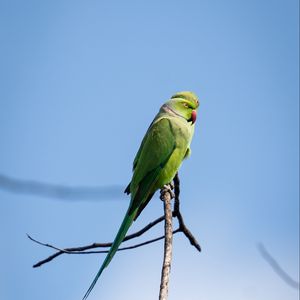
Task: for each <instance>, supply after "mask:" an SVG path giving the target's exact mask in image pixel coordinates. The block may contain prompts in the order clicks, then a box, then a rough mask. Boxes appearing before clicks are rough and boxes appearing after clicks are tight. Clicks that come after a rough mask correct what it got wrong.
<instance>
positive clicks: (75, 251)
mask: <svg viewBox="0 0 300 300" xmlns="http://www.w3.org/2000/svg"><path fill="white" fill-rule="evenodd" d="M163 220H164V216H161V217H159V218H157V219H156V220H154V221H153V222H151V223H149V224H148V225H146V226H145V227H144V228H142V229H141V230H139V231H137V232H135V233H132V234H130V235H128V236H126V237H125V238H124V240H123V242H125V241H128V240H131V239H134V238H136V237H139V236H141V235H142V234H144V233H145V232H146V231H148V230H149V229H151V228H152V227H154V226H155V225H157V224H159V223H160V222H162V221H163ZM27 237H28V238H29V239H30V240H31V241H33V242H35V243H37V244H39V245H42V246H45V247H49V248H52V249H54V250H57V252H56V253H54V254H52V255H50V256H49V257H47V258H45V259H43V260H41V261H39V262H37V263H36V264H34V265H33V268H37V267H40V266H42V265H43V264H45V263H48V262H50V261H52V260H53V259H54V258H56V257H58V256H60V255H62V254H87V253H90V254H91V253H107V251H97V252H96V251H95V252H87V251H86V250H90V249H95V248H107V247H110V246H111V245H112V243H111V242H110V243H93V244H90V245H87V246H81V247H69V248H64V249H62V248H58V247H56V246H53V245H50V244H46V243H42V242H40V241H38V240H36V239H34V238H32V237H31V236H30V235H28V234H27ZM163 238H164V237H161V239H163ZM158 239H159V238H158ZM150 242H151V240H150V241H147V242H145V245H146V244H149V243H150ZM152 242H154V241H152ZM143 244H144V243H143ZM139 245H140V244H138V245H134V246H132V247H133V248H137V247H139ZM124 250H125V249H124Z"/></svg>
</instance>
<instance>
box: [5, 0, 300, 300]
mask: <svg viewBox="0 0 300 300" xmlns="http://www.w3.org/2000/svg"><path fill="white" fill-rule="evenodd" d="M0 25H1V26H0V39H1V47H0V82H1V89H0V103H1V110H0V136H1V144H0V145H1V147H0V149H1V155H0V173H1V174H6V175H8V176H13V177H16V178H21V179H31V180H38V181H44V182H49V183H53V184H62V185H71V186H82V185H85V186H90V185H91V186H96V185H100V186H107V185H121V186H124V187H125V186H126V185H127V183H128V182H129V181H130V177H131V166H132V161H133V158H134V155H135V153H136V151H137V149H138V146H139V143H140V141H141V139H142V137H143V135H144V133H145V131H146V129H147V127H148V125H149V123H150V122H151V121H152V119H153V117H154V115H155V114H156V113H157V111H158V109H159V107H160V105H161V104H162V103H163V102H164V101H166V100H167V99H168V98H169V97H170V96H171V95H172V94H174V93H175V92H177V91H181V90H192V91H194V92H196V93H197V94H198V95H199V98H200V102H201V106H200V109H199V113H198V119H197V124H196V132H195V136H194V140H193V144H192V156H191V158H190V159H189V160H187V161H185V162H184V164H183V166H182V168H181V170H180V177H181V189H182V194H181V195H182V196H181V203H182V204H181V206H182V213H183V215H184V218H185V221H186V223H187V225H188V226H189V228H190V229H191V230H192V232H193V233H194V234H195V236H197V238H198V240H199V241H200V244H201V246H202V248H203V251H202V253H200V254H199V253H197V252H196V251H195V250H194V249H193V248H192V247H191V246H190V245H189V243H188V242H187V241H186V239H185V238H184V237H183V236H180V235H176V236H175V237H174V257H173V265H172V273H171V281H170V300H171V299H173V300H176V299H190V300H196V299H197V300H199V299H200V300H201V299H203V300H215V299H220V297H222V298H225V299H231V300H242V299H245V300H246V299H252V300H253V299H255V300H262V299H264V300H265V299H273V300H281V299H286V300H296V299H298V293H299V292H297V290H294V289H292V288H291V287H289V286H288V285H286V283H285V282H283V281H282V280H281V279H280V278H279V277H278V276H277V274H275V273H274V272H273V270H272V269H271V268H270V266H269V265H268V264H267V263H266V262H265V261H264V260H263V258H262V257H261V255H260V254H259V252H258V250H257V243H259V242H263V243H264V245H265V246H266V247H267V249H268V250H269V252H271V253H272V255H273V256H274V257H275V258H276V259H277V261H278V262H279V263H280V264H281V266H282V267H283V268H284V269H285V270H286V271H287V272H288V273H289V274H290V275H291V276H292V277H293V278H295V279H296V280H299V270H298V265H299V213H298V212H299V69H298V66H299V3H298V1H296V0H288V1H283V0H280V1H279V0H278V1H277V0H273V1H271V0H268V1H234V0H229V1H226V2H225V1H220V0H216V1H208V0H206V1H177V0H176V1H164V2H161V1H147V2H146V1H144V2H141V1H94V0H91V1H84V2H82V1H47V2H46V1H14V0H12V1H5V0H2V1H1V2H0ZM0 200H1V201H0V225H1V239H2V241H1V245H2V246H1V256H0V265H1V271H0V298H1V299H6V300H12V299H24V300H27V299H28V300H29V299H30V300H33V299H44V300H47V299H51V300H53V299H57V300H60V299H64V300H68V299H70V300H73V299H81V297H82V296H83V294H84V292H85V291H86V289H87V288H88V286H89V284H90V282H91V281H92V279H93V276H94V275H95V273H96V272H97V270H98V268H99V266H100V264H101V263H102V260H103V258H104V257H103V256H102V255H93V256H66V257H60V258H58V259H57V260H56V261H53V262H52V263H49V264H48V265H45V266H43V267H41V268H39V269H33V268H31V266H32V265H33V263H35V262H36V261H37V260H39V259H42V258H44V257H46V256H48V255H49V254H50V253H51V251H49V249H45V248H42V247H39V246H38V245H35V244H33V243H32V242H30V241H29V240H28V239H27V238H26V233H30V234H31V235H32V236H33V237H35V238H38V239H40V240H42V241H45V242H49V243H53V244H55V245H57V246H59V247H65V246H74V245H82V244H87V243H91V242H94V241H99V242H101V241H110V240H112V239H113V237H114V235H115V233H116V231H117V229H118V226H119V225H120V222H121V220H122V218H123V215H124V213H125V211H126V208H127V206H128V201H129V199H128V197H127V196H126V195H124V194H123V193H121V192H120V194H119V197H114V199H107V200H105V199H103V197H102V198H101V197H100V198H99V200H94V201H90V200H88V199H87V200H82V201H62V200H57V199H51V198H43V197H37V196H32V195H19V194H12V193H8V192H7V191H4V190H0ZM161 214H162V204H161V202H160V201H159V199H158V197H157V196H156V197H154V198H153V200H152V201H151V203H150V204H149V206H148V207H147V208H146V209H145V211H144V212H143V214H142V215H141V216H140V218H139V220H138V221H137V222H135V224H134V225H133V228H132V231H134V230H137V229H138V228H141V227H142V226H143V225H145V224H147V223H148V222H150V221H151V220H153V219H154V218H156V217H157V216H160V215H161ZM162 230H163V227H162V225H161V226H158V228H156V229H154V230H153V231H152V232H151V233H148V234H147V235H146V236H145V237H144V238H143V239H142V240H144V239H146V238H150V237H155V236H157V235H160V234H161V233H162ZM162 250H163V243H162V242H159V243H156V244H153V245H150V246H148V247H144V248H140V249H136V250H132V251H128V252H126V253H125V252H123V253H120V254H117V255H116V256H115V258H114V260H113V261H112V263H111V265H110V266H109V268H108V269H106V270H105V272H104V273H103V276H102V278H101V279H100V281H99V282H98V284H97V286H96V288H95V290H94V291H93V293H92V294H91V295H90V299H91V300H93V299H125V300H126V299H131V300H134V299H143V300H148V299H149V300H150V299H156V298H157V294H158V289H159V280H160V269H161V262H162Z"/></svg>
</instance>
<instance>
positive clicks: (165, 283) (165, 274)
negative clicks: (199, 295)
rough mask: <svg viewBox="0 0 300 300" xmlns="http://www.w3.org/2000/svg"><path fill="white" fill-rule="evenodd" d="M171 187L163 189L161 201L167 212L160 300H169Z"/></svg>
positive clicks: (171, 240) (171, 227) (171, 235)
mask: <svg viewBox="0 0 300 300" xmlns="http://www.w3.org/2000/svg"><path fill="white" fill-rule="evenodd" d="M170 189H171V186H170V187H169V189H168V188H163V189H161V200H162V201H163V202H164V212H165V245H164V261H163V266H162V271H161V281H160V289H159V300H167V299H168V291H169V280H170V271H171V262H172V248H173V247H172V246H173V244H172V242H173V224H172V207H171V199H172V193H173V192H172V191H170Z"/></svg>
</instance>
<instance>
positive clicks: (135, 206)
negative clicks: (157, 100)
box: [83, 92, 199, 300]
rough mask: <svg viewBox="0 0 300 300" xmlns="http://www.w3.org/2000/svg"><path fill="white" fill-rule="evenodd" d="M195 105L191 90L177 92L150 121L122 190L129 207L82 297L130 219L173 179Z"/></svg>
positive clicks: (189, 132) (187, 147)
mask: <svg viewBox="0 0 300 300" xmlns="http://www.w3.org/2000/svg"><path fill="white" fill-rule="evenodd" d="M198 107H199V101H198V98H197V96H196V95H195V94H194V93H192V92H179V93H176V94H175V95H174V96H172V97H171V99H170V100H168V101H167V102H166V103H164V104H163V105H162V107H161V108H160V110H159V112H158V114H157V115H156V117H155V118H154V120H153V122H152V123H151V124H150V126H149V128H148V130H147V132H146V134H145V136H144V138H143V140H142V143H141V145H140V148H139V150H138V152H137V154H136V156H135V159H134V162H133V176H132V179H131V182H130V183H129V185H128V186H127V188H126V189H125V193H127V194H131V201H130V204H129V208H128V210H127V212H126V215H125V217H124V220H123V222H122V224H121V226H120V229H119V231H118V233H117V236H116V238H115V240H114V242H113V244H112V246H111V248H110V250H109V252H108V254H107V256H106V258H105V260H104V262H103V264H102V266H101V268H100V270H99V271H98V273H97V275H96V277H95V279H94V280H93V282H92V284H91V285H90V287H89V289H88V290H87V292H86V293H85V295H84V297H83V300H84V299H86V298H87V297H88V296H89V294H90V292H91V291H92V289H93V288H94V286H95V284H96V282H97V280H98V279H99V277H100V275H101V274H102V272H103V270H104V269H105V268H106V267H107V266H108V264H109V263H110V261H111V260H112V258H113V256H114V255H115V253H116V251H117V250H118V248H119V246H120V244H121V243H122V241H123V239H124V237H125V235H126V233H127V231H128V229H129V227H130V226H131V224H132V223H133V221H135V220H136V218H137V217H138V216H139V215H140V213H141V212H142V210H143V209H144V208H145V207H146V205H147V204H148V202H149V201H150V200H151V198H152V196H153V194H154V193H155V192H156V191H157V190H158V189H160V188H162V187H163V186H164V185H166V184H168V183H170V182H171V181H172V179H173V178H174V176H175V174H176V173H177V171H178V169H179V167H180V165H181V163H182V161H183V159H185V158H186V157H188V156H189V155H190V153H191V150H190V144H191V140H192V137H193V134H194V123H195V121H196V116H197V109H198Z"/></svg>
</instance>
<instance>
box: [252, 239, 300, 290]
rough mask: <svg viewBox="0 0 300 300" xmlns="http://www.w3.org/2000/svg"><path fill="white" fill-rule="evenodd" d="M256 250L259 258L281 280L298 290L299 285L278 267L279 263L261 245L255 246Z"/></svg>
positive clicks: (299, 288)
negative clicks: (262, 259)
mask: <svg viewBox="0 0 300 300" xmlns="http://www.w3.org/2000/svg"><path fill="white" fill-rule="evenodd" d="M257 248H258V250H259V252H260V254H261V256H262V257H263V258H264V259H265V261H266V262H267V263H268V264H269V265H270V266H271V268H272V269H273V271H274V272H275V273H276V274H277V275H278V276H279V277H280V278H281V279H282V280H283V281H285V283H286V284H288V285H289V286H291V287H292V288H294V289H297V290H300V284H299V282H297V281H296V280H294V279H293V278H292V277H291V276H290V275H288V274H287V273H286V272H285V271H284V270H283V269H282V268H281V266H280V265H279V263H278V262H277V261H276V260H275V258H273V257H272V255H271V254H270V253H269V252H268V251H267V249H266V248H265V246H264V245H263V244H262V243H259V244H258V245H257Z"/></svg>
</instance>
